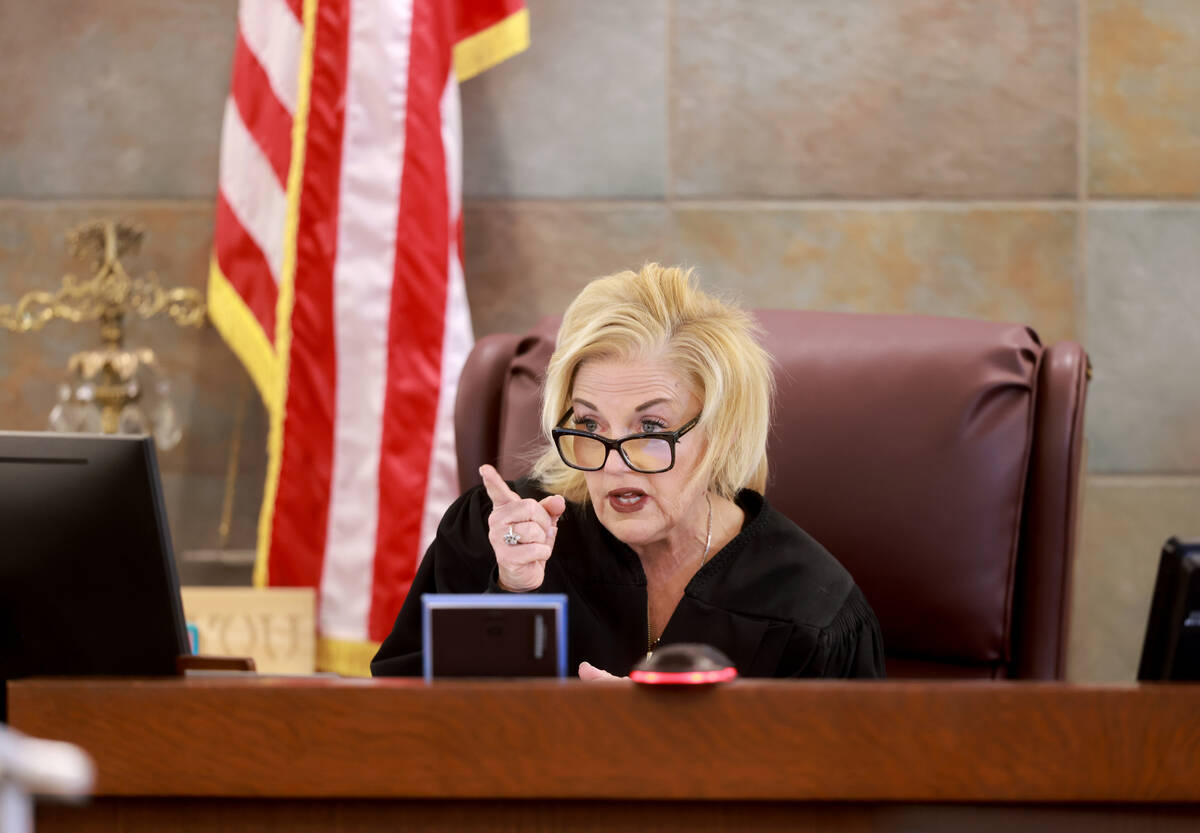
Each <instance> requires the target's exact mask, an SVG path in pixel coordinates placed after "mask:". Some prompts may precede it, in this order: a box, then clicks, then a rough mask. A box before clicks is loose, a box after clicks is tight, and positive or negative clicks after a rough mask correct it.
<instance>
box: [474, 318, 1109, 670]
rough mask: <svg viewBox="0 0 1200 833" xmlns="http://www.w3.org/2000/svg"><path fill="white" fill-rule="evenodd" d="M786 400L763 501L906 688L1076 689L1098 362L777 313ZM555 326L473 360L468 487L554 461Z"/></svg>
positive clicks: (979, 332)
mask: <svg viewBox="0 0 1200 833" xmlns="http://www.w3.org/2000/svg"><path fill="white" fill-rule="evenodd" d="M755 315H756V317H757V318H758V320H759V322H760V323H761V325H762V327H763V330H764V335H763V343H764V346H765V347H766V348H767V349H768V351H770V353H771V354H772V356H773V357H774V359H775V362H776V368H775V371H776V372H775V377H776V384H777V388H778V394H777V398H776V403H775V415H774V422H773V427H772V433H771V439H770V445H769V457H770V466H771V474H770V477H769V480H768V485H767V498H768V500H770V501H771V503H772V504H774V505H775V506H776V508H778V509H779V510H780V511H781V512H783V513H784V514H785V515H787V516H788V517H790V518H792V519H793V520H794V521H796V523H798V524H799V525H800V526H801V527H803V528H804V529H806V530H807V531H808V532H810V533H811V534H812V535H813V536H814V537H816V539H817V540H818V541H820V542H821V543H823V544H824V545H825V546H826V547H827V548H828V549H829V551H830V552H832V553H833V554H834V555H835V556H836V557H837V558H838V559H839V560H840V561H841V562H842V563H843V564H844V565H845V566H846V567H847V568H848V569H849V570H850V572H851V574H852V575H853V576H854V578H855V580H856V581H857V582H858V584H859V586H860V587H862V589H863V592H864V593H865V594H866V597H867V599H868V600H869V601H870V602H871V605H872V606H873V607H874V608H875V612H876V613H877V614H878V616H879V620H880V624H881V626H882V628H883V635H884V645H885V650H886V654H887V663H888V673H889V675H890V676H893V677H1015V678H1040V679H1056V678H1058V679H1061V678H1062V676H1063V673H1064V671H1065V667H1066V657H1065V652H1066V642H1067V625H1068V613H1069V609H1070V604H1069V602H1070V579H1071V564H1072V559H1073V555H1074V548H1075V523H1076V516H1077V513H1078V503H1079V497H1078V494H1079V475H1080V466H1081V458H1082V445H1083V411H1084V403H1085V398H1086V387H1087V367H1088V362H1087V356H1086V354H1085V353H1084V351H1083V349H1082V347H1080V346H1079V345H1078V344H1076V343H1074V342H1061V343H1059V344H1055V345H1053V346H1051V347H1049V348H1045V347H1043V346H1042V345H1041V343H1040V342H1039V341H1038V338H1037V336H1036V335H1035V334H1034V333H1033V331H1032V330H1030V329H1028V328H1027V327H1023V326H1020V325H1013V324H1000V323H993V322H986V321H971V320H964V319H953V318H935V317H927V316H913V315H861V314H839V313H823V312H810V311H800V310H763V311H758V312H756V313H755ZM557 324H558V322H557V320H552V319H548V320H546V321H543V322H542V323H541V324H539V325H538V326H537V327H535V328H534V329H533V330H531V331H530V332H529V333H527V334H525V335H523V336H516V335H510V334H501V335H493V336H488V337H486V338H483V339H481V340H480V341H479V343H478V344H476V346H475V349H474V351H473V352H472V353H471V356H470V358H468V360H467V365H466V368H465V369H464V372H463V376H462V380H461V382H460V387H459V394H458V401H457V405H456V417H455V419H456V425H455V427H456V430H457V433H458V456H459V474H460V477H461V479H462V484H463V486H464V488H465V487H466V486H469V485H472V484H474V483H477V482H479V476H478V473H477V469H478V467H479V465H481V464H482V463H484V462H491V463H494V464H496V465H498V467H499V469H500V471H501V473H502V474H504V476H506V477H509V478H513V477H519V476H521V475H522V474H525V473H527V472H528V470H529V464H530V462H531V460H532V459H533V458H534V457H536V455H537V452H538V450H539V449H540V447H541V446H540V443H541V440H540V437H539V420H538V410H539V393H540V385H541V376H542V374H543V373H544V371H545V367H546V364H547V362H548V360H549V357H550V354H551V352H552V351H553V347H554V337H555V330H556V328H557Z"/></svg>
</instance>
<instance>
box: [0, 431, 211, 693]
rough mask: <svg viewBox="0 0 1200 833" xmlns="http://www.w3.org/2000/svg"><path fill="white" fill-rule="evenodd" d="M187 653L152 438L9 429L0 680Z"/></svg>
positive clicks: (125, 670)
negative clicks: (24, 431)
mask: <svg viewBox="0 0 1200 833" xmlns="http://www.w3.org/2000/svg"><path fill="white" fill-rule="evenodd" d="M188 653H190V650H189V646H188V639H187V630H186V627H185V623H184V618H183V606H182V603H181V601H180V597H179V579H178V576H177V574H176V570H175V559H174V555H173V553H172V550H171V536H170V531H169V529H168V527H167V517H166V511H165V509H164V506H163V497H162V489H161V486H160V483H159V476H158V464H157V461H156V458H155V452H154V443H153V441H152V440H151V439H150V438H149V437H111V436H94V435H76V434H51V433H17V432H3V431H0V684H3V682H4V681H7V680H11V679H17V678H20V677H30V676H62V675H76V676H82V675H120V676H128V675H133V676H156V675H171V674H174V673H176V658H177V657H178V656H180V655H186V654H188ZM3 705H4V703H0V707H2V706H3ZM3 714H6V712H0V715H3Z"/></svg>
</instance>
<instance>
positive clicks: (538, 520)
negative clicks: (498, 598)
mask: <svg viewBox="0 0 1200 833" xmlns="http://www.w3.org/2000/svg"><path fill="white" fill-rule="evenodd" d="M479 474H480V476H481V477H483V486H484V488H485V489H487V493H488V497H490V498H491V499H492V514H490V515H488V541H489V542H490V543H491V545H492V551H493V552H494V553H495V554H496V566H497V568H498V569H499V573H500V587H501V588H502V589H504V590H508V591H510V592H514V593H522V592H526V591H529V590H537V589H538V588H539V587H541V586H542V582H543V581H544V580H545V578H546V562H547V561H548V560H549V559H550V555H551V554H552V552H553V551H554V538H555V536H556V535H557V534H558V519H559V516H561V515H562V513H563V512H564V511H565V510H566V508H567V502H566V500H565V499H564V498H563V497H562V495H550V496H549V497H544V498H542V499H541V500H540V501H539V500H534V499H533V498H523V497H521V496H520V495H518V494H517V493H516V492H514V491H513V490H512V489H510V488H509V487H508V484H507V483H505V482H504V478H503V477H501V476H500V473H499V472H498V471H496V470H495V469H494V468H492V467H491V466H487V465H484V466H480V467H479ZM510 531H511V532H512V533H513V534H515V535H517V536H519V542H518V543H515V544H510V543H508V542H507V541H505V540H504V537H505V536H506V535H508V534H509V532H510Z"/></svg>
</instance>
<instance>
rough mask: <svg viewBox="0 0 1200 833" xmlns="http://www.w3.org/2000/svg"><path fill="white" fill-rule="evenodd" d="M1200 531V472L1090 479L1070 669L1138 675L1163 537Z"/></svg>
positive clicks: (1086, 674) (1087, 676) (1109, 677)
mask: <svg viewBox="0 0 1200 833" xmlns="http://www.w3.org/2000/svg"><path fill="white" fill-rule="evenodd" d="M1172 535H1178V536H1180V537H1184V538H1186V537H1192V538H1200V478H1184V477H1099V476H1093V477H1091V478H1089V479H1088V484H1087V492H1086V494H1085V496H1084V505H1083V529H1082V534H1081V536H1080V541H1079V545H1078V549H1077V551H1076V560H1075V586H1074V604H1073V609H1072V616H1071V637H1070V651H1069V655H1068V662H1067V676H1068V678H1069V679H1071V680H1074V681H1079V682H1085V681H1086V682H1093V681H1116V680H1133V679H1134V678H1135V677H1136V676H1137V667H1138V660H1139V658H1140V657H1141V651H1142V641H1143V639H1144V638H1145V635H1146V619H1147V617H1148V615H1149V612H1150V597H1151V595H1152V593H1153V591H1154V577H1155V575H1156V573H1157V570H1158V557H1159V553H1160V551H1161V550H1162V545H1163V543H1164V542H1165V541H1166V540H1167V539H1168V538H1170V537H1171V536H1172Z"/></svg>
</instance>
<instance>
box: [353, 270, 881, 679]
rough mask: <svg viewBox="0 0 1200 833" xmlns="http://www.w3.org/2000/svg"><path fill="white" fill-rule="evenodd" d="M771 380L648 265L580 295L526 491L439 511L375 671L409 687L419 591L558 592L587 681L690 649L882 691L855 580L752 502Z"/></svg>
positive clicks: (872, 630)
mask: <svg viewBox="0 0 1200 833" xmlns="http://www.w3.org/2000/svg"><path fill="white" fill-rule="evenodd" d="M771 394H772V377H771V368H770V360H769V357H768V356H767V355H766V354H765V352H764V351H763V350H762V348H761V347H760V346H759V345H758V343H757V342H756V341H755V339H754V329H753V324H752V322H751V319H750V318H749V316H747V315H746V314H745V313H744V312H742V311H741V310H739V309H737V308H735V307H733V306H731V305H729V304H726V303H724V302H722V301H719V300H717V299H716V298H713V297H712V296H710V295H707V294H706V293H704V292H702V291H700V290H699V289H697V288H696V286H695V284H694V281H693V280H692V277H691V274H690V273H689V272H684V271H682V270H680V269H674V268H667V269H664V268H662V267H659V266H657V265H654V264H650V265H647V266H645V267H643V269H642V270H641V271H640V272H637V273H634V272H623V273H620V274H617V275H613V276H611V277H608V278H601V279H600V280H597V281H593V282H592V283H591V284H589V285H588V286H587V287H586V288H585V289H584V290H583V292H582V293H580V295H579V296H578V297H577V298H576V299H575V301H574V302H572V304H571V306H570V307H569V308H568V310H567V312H566V315H565V316H564V317H563V323H562V327H561V329H560V330H559V336H558V344H557V348H556V350H555V352H554V355H553V356H552V358H551V360H550V365H549V367H548V369H547V378H546V386H545V391H544V397H543V409H542V423H543V428H544V429H545V432H546V435H547V437H548V439H550V440H551V442H550V443H548V446H549V447H548V448H547V450H546V452H545V454H544V455H543V456H542V457H541V458H540V459H539V460H538V462H537V463H536V465H535V466H534V470H533V474H532V476H531V477H530V478H529V479H526V480H521V481H518V482H516V483H515V484H509V483H506V482H505V481H504V480H503V479H501V477H500V476H499V474H497V472H496V471H495V469H493V468H492V467H491V466H484V467H483V468H482V469H481V470H480V473H481V475H482V477H483V481H484V483H483V485H482V486H479V487H476V488H474V489H472V490H470V491H468V492H467V493H466V494H464V495H463V496H462V497H461V498H459V500H458V501H456V502H455V504H454V505H453V506H451V507H450V509H449V510H448V511H447V513H446V515H445V517H444V518H443V519H442V523H441V525H440V526H439V528H438V532H437V536H436V538H435V540H434V542H433V544H432V545H431V546H430V548H429V550H428V552H427V553H426V555H425V558H424V559H423V561H422V563H421V566H420V568H419V569H418V572H417V576H416V579H415V580H414V583H413V585H412V588H411V590H410V591H409V593H408V597H407V600H406V601H405V603H404V606H403V608H402V609H401V611H400V614H399V616H398V617H397V619H396V624H395V627H394V628H393V630H392V633H391V635H389V636H388V638H387V639H386V640H385V641H384V642H383V644H382V645H381V646H380V649H379V652H378V653H377V654H376V656H375V659H374V661H373V662H372V663H371V671H372V673H373V674H374V675H376V676H388V675H414V676H415V675H419V674H421V673H422V657H421V609H420V596H421V594H423V593H480V592H494V593H505V592H508V593H523V592H544V593H563V594H565V595H566V596H567V615H568V624H567V633H568V645H569V657H570V661H571V663H572V666H573V667H578V669H579V676H580V677H581V678H583V679H606V678H610V677H612V676H623V675H625V674H627V673H628V672H629V670H630V668H631V667H632V666H633V664H634V663H636V662H637V661H638V660H639V659H641V658H642V657H643V656H645V655H646V654H647V653H648V652H652V651H653V650H655V648H657V647H658V646H659V645H661V644H671V643H681V642H699V643H705V644H709V645H712V646H714V647H716V648H719V649H720V650H721V651H723V652H724V653H725V654H727V655H728V656H729V657H730V658H731V659H732V660H733V662H734V664H735V665H736V666H737V668H738V671H739V673H740V674H742V675H743V676H753V677H794V676H802V677H881V676H883V643H882V639H881V637H880V633H879V623H878V621H877V620H876V618H875V614H874V612H873V611H872V610H871V607H870V605H868V604H867V601H866V599H864V598H863V595H862V593H861V591H860V590H859V589H858V587H857V586H856V585H855V583H854V581H853V579H852V578H851V577H850V575H849V573H847V572H846V570H845V569H844V568H843V567H842V566H841V565H840V564H839V563H838V562H837V561H836V560H835V559H834V558H833V556H831V555H830V554H829V553H828V552H826V550H825V549H824V548H823V547H822V546H821V545H820V544H819V543H817V542H816V541H815V540H813V539H812V538H811V537H810V536H809V535H808V534H806V533H805V532H804V531H803V530H801V529H800V528H799V527H798V526H796V525H795V524H794V523H792V522H791V521H790V520H788V519H787V518H785V517H784V516H782V515H781V514H779V513H778V512H776V511H775V510H774V509H773V508H771V506H770V505H769V504H767V502H766V500H765V499H764V498H763V497H762V492H763V489H764V486H765V484H766V474H767V458H766V439H767V430H768V427H769V422H770V404H771Z"/></svg>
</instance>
